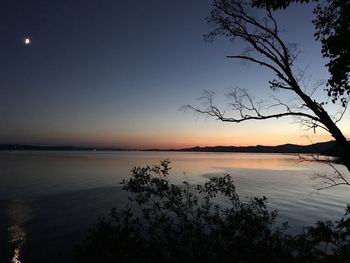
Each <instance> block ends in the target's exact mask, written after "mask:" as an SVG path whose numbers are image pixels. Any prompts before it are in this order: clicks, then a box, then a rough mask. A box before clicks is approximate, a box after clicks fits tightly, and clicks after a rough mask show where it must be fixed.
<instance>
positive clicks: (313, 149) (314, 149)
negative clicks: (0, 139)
mask: <svg viewBox="0 0 350 263" xmlns="http://www.w3.org/2000/svg"><path fill="white" fill-rule="evenodd" d="M334 147H335V141H329V142H320V143H315V144H310V145H297V144H283V145H278V146H263V145H257V146H244V147H241V146H211V147H209V146H207V147H199V146H196V147H192V148H183V149H170V150H166V151H176V152H242V153H322V154H327V153H330V152H332V151H333V150H332V149H334ZM149 151H164V150H160V149H150V150H149Z"/></svg>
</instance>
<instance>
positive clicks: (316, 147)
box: [0, 141, 338, 156]
mask: <svg viewBox="0 0 350 263" xmlns="http://www.w3.org/2000/svg"><path fill="white" fill-rule="evenodd" d="M335 145H336V143H335V141H329V142H320V143H315V144H310V145H297V144H283V145H278V146H264V145H256V146H244V147H241V146H212V147H209V146H207V147H199V146H196V147H192V148H183V149H166V150H164V149H147V150H141V151H173V152H241V153H321V154H326V155H331V156H338V150H337V148H336V147H335ZM1 150H2V151H9V150H14V151H21V150H24V151H135V150H137V149H122V148H102V147H101V148H99V147H84V146H81V147H80V146H45V145H19V144H0V151H1Z"/></svg>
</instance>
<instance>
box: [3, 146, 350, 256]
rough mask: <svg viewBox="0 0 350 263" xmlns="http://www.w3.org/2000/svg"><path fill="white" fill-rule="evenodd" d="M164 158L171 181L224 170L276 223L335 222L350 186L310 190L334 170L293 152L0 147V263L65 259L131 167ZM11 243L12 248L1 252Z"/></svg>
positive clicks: (117, 197) (115, 199)
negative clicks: (275, 215) (263, 199)
mask: <svg viewBox="0 0 350 263" xmlns="http://www.w3.org/2000/svg"><path fill="white" fill-rule="evenodd" d="M165 158H169V159H170V160H171V161H172V167H173V168H172V174H171V180H172V181H173V182H175V183H181V182H182V181H183V180H185V179H186V178H188V179H189V181H190V183H193V184H202V183H204V182H205V181H206V180H207V178H208V177H210V176H217V175H219V176H220V175H222V174H224V173H229V174H230V175H232V176H233V178H234V181H235V183H236V186H237V191H238V192H239V194H240V195H241V196H242V197H246V196H252V195H257V196H262V195H265V196H267V197H268V199H269V202H270V207H271V208H273V209H278V210H279V214H280V220H281V221H284V220H288V221H290V222H291V224H292V225H294V227H295V228H298V227H301V226H305V225H307V224H312V223H314V222H315V221H316V220H319V219H323V220H324V219H337V218H339V217H340V216H341V215H342V214H343V211H344V208H345V205H346V204H347V203H348V202H350V187H336V188H333V189H328V190H323V191H321V192H319V193H315V188H314V186H315V184H316V182H315V181H312V180H310V178H311V177H312V176H313V175H314V174H315V173H332V170H331V169H330V168H329V167H328V166H327V165H323V164H320V163H299V162H298V158H297V157H296V156H294V155H282V154H241V153H172V152H164V153H162V152H0V171H1V174H0V234H1V233H6V232H7V235H8V236H9V238H8V242H7V245H4V244H5V243H6V242H3V240H0V262H3V261H5V260H4V258H5V257H6V256H4V254H6V253H7V254H10V257H11V258H12V262H21V257H22V254H23V255H30V256H28V257H29V258H31V259H32V261H30V260H29V261H26V263H27V262H45V261H50V260H51V259H52V258H55V259H57V260H58V261H57V262H65V261H67V257H66V255H65V253H66V252H67V251H68V248H67V247H68V246H69V245H72V243H73V242H74V241H78V240H79V239H80V238H81V237H82V236H84V235H86V233H87V232H86V231H87V228H88V227H90V226H92V225H93V224H94V222H95V221H96V220H97V218H98V216H99V215H100V214H101V213H106V212H108V210H109V208H111V207H112V206H120V205H122V204H123V203H124V202H125V201H126V198H125V195H123V193H122V192H121V191H120V187H119V183H120V181H121V180H122V179H123V178H126V177H128V176H129V175H130V170H131V168H132V167H134V166H143V165H148V164H157V163H158V162H159V161H160V160H163V159H165ZM340 168H341V167H340ZM341 169H342V168H341ZM343 172H344V173H346V170H345V169H343ZM184 173H186V175H184ZM1 226H6V229H1ZM2 230H3V231H2ZM67 240H69V241H70V242H67ZM43 245H44V247H45V249H44V251H45V252H46V254H44V255H43V254H42V250H43V249H41V247H42V246H43ZM8 247H10V248H11V249H12V251H10V253H8V252H6V253H5V252H4V251H6V249H7V248H8ZM63 251H65V252H63ZM22 261H23V260H22ZM23 262H24V261H23Z"/></svg>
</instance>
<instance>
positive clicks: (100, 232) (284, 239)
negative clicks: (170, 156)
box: [76, 160, 350, 263]
mask: <svg viewBox="0 0 350 263" xmlns="http://www.w3.org/2000/svg"><path fill="white" fill-rule="evenodd" d="M169 171H170V162H169V161H167V160H165V161H162V162H161V163H160V165H159V166H147V167H136V168H134V169H133V170H132V176H131V178H130V179H129V180H127V181H124V182H123V183H122V184H123V189H124V190H125V191H127V192H129V193H130V196H131V198H130V201H131V202H130V204H129V205H128V206H126V207H125V209H123V210H116V209H113V210H112V211H111V214H110V216H109V217H107V218H102V219H101V220H100V222H99V223H98V224H97V225H96V226H95V228H94V229H92V230H91V232H90V234H89V236H88V237H87V239H86V240H85V241H84V242H82V243H81V244H80V245H79V246H77V248H76V260H77V262H169V263H170V262H182V263H185V262H350V238H349V237H350V218H349V216H348V214H349V212H350V208H349V207H348V208H347V210H346V214H345V216H344V217H343V218H342V219H341V220H339V221H338V222H330V221H326V222H318V223H317V224H316V226H315V227H306V228H305V229H304V231H303V232H302V233H300V234H298V235H294V236H293V235H291V234H289V233H288V231H287V229H288V224H287V223H284V224H282V225H277V223H276V217H277V212H276V211H270V210H268V209H267V207H266V203H267V199H266V197H261V198H259V197H255V198H252V199H250V200H248V201H246V200H241V199H240V198H239V196H238V195H237V193H236V191H235V186H234V183H233V181H232V178H231V177H230V176H229V175H225V176H222V177H214V178H210V179H209V180H208V181H207V182H206V183H205V184H204V185H198V186H197V187H193V186H191V185H189V183H188V182H183V184H182V185H180V186H178V185H174V184H171V183H170V182H169V179H168V177H169Z"/></svg>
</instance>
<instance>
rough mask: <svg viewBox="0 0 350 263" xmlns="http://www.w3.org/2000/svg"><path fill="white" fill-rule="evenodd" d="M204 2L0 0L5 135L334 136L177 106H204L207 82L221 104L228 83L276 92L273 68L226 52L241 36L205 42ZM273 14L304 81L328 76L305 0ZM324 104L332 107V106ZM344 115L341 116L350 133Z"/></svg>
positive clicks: (23, 138) (173, 142)
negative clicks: (293, 48)
mask: <svg viewBox="0 0 350 263" xmlns="http://www.w3.org/2000/svg"><path fill="white" fill-rule="evenodd" d="M210 3H211V1H210V0H200V1H198V0H177V1H169V0H147V1H144V0H132V1H115V0H75V1H72V0H50V1H48V0H4V1H2V5H1V9H0V32H1V41H0V58H1V59H0V98H1V103H0V120H1V122H0V123H1V124H0V126H1V127H0V143H21V144H22V143H23V144H50V145H52V144H54V145H96V146H111V147H127V148H180V147H190V146H196V145H200V146H207V145H208V146H212V145H242V146H243V145H256V144H264V145H277V144H283V143H298V144H308V143H310V141H312V142H317V141H325V140H329V139H330V137H329V136H328V135H327V134H326V133H325V132H322V131H321V130H319V131H317V134H314V133H313V132H312V131H305V130H303V129H302V127H301V126H300V124H298V123H293V119H288V118H286V119H279V120H269V121H260V122H246V123H242V124H230V123H221V122H218V121H215V120H213V119H210V118H205V117H204V116H198V115H195V114H193V113H192V112H183V111H181V110H180V108H181V106H182V105H184V104H193V105H199V102H198V101H197V98H198V97H200V96H201V93H202V91H203V90H213V91H216V92H217V104H218V105H222V106H223V109H225V104H226V102H227V101H226V99H225V94H226V93H228V92H230V90H232V88H234V87H241V88H246V89H248V90H249V92H250V93H251V94H252V95H253V96H254V97H255V98H256V99H258V100H260V99H268V98H269V94H272V93H273V92H272V91H271V90H270V89H269V88H268V85H267V80H269V79H271V78H272V75H271V73H270V72H268V71H266V70H264V69H262V68H260V67H257V66H254V65H252V64H242V63H241V62H240V61H234V60H230V59H227V58H225V56H226V55H232V54H239V53H241V52H242V51H243V49H244V47H243V46H242V45H241V44H239V43H232V42H230V41H229V40H228V39H223V38H222V39H217V40H216V41H214V42H212V43H208V42H205V41H204V39H203V34H205V33H208V32H209V31H210V30H211V29H212V27H211V26H210V25H208V24H207V23H206V22H205V17H206V16H207V15H208V14H209V12H210ZM276 16H277V19H278V22H279V24H280V25H281V27H282V28H283V29H285V31H284V32H283V33H282V36H283V38H284V39H285V40H287V41H290V42H296V43H298V44H300V49H301V50H302V54H301V55H300V58H299V60H298V61H297V63H296V66H297V68H300V69H306V70H307V74H306V79H305V80H306V81H307V82H309V86H310V87H312V85H313V83H315V82H316V81H318V80H320V79H327V77H328V75H327V71H326V70H325V67H324V64H325V63H326V61H325V60H323V59H322V58H321V53H320V46H319V43H317V42H315V40H314V38H313V25H312V23H311V20H312V18H313V15H312V6H308V5H304V6H302V7H301V6H293V8H291V9H288V11H284V12H279V13H277V14H276ZM26 38H29V39H30V40H31V41H30V42H31V43H30V44H29V45H25V39H26ZM319 92H320V95H319V96H318V98H324V99H325V100H326V99H327V97H326V95H325V93H324V92H323V90H322V88H321V89H320V90H319ZM276 95H277V96H279V97H280V98H283V99H285V100H286V101H289V100H291V98H292V97H291V96H290V95H289V94H288V93H286V92H280V93H279V94H276ZM322 96H323V97H322ZM329 109H330V111H332V112H336V107H335V106H333V105H331V106H330V108H329ZM349 117H350V114H349V113H348V114H347V115H346V116H345V117H344V120H343V122H342V123H341V124H340V125H339V126H340V127H341V129H342V130H343V131H344V133H345V135H346V136H348V137H349V136H350V121H349V120H350V118H349Z"/></svg>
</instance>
